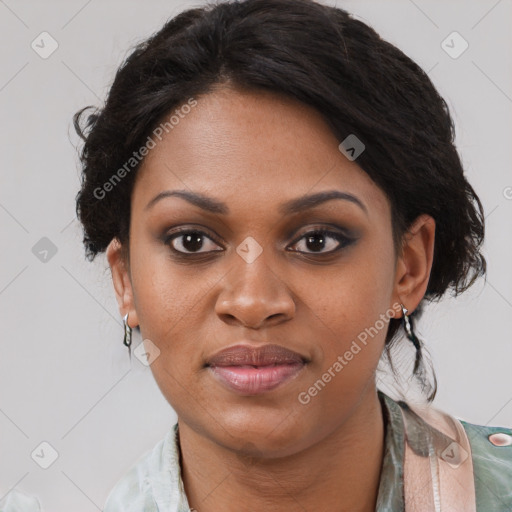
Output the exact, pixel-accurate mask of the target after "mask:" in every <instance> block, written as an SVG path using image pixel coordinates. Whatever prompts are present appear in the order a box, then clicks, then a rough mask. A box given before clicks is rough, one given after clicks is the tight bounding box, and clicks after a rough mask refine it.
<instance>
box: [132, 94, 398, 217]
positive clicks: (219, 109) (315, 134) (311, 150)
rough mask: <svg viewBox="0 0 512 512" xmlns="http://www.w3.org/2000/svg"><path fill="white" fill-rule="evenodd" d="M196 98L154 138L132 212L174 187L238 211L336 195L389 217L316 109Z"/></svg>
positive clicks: (262, 100) (270, 98) (273, 100)
mask: <svg viewBox="0 0 512 512" xmlns="http://www.w3.org/2000/svg"><path fill="white" fill-rule="evenodd" d="M196 100H197V104H196V106H194V107H192V108H190V109H183V110H181V111H180V107H179V106H178V107H176V108H175V109H174V112H176V110H178V111H179V113H180V114H181V115H179V116H175V117H174V119H173V121H174V123H173V125H172V128H170V127H169V126H168V128H167V130H168V131H165V130H164V132H163V134H162V135H161V139H162V140H158V139H154V140H155V142H156V145H155V147H154V148H153V149H151V150H150V151H149V153H148V155H147V156H146V157H145V159H144V161H143V163H142V165H141V168H140V169H139V171H138V175H137V179H136V183H135V188H134V192H133V197H132V206H133V208H137V209H142V208H144V206H145V205H146V204H147V203H148V201H150V200H151V199H152V198H153V197H154V196H155V195H156V194H158V193H160V192H162V191H163V190H173V189H181V190H183V189H188V190H193V191H198V192H201V193H204V194H206V195H210V196H212V197H215V198H217V199H220V200H222V201H223V202H226V203H227V204H231V205H233V210H235V209H236V205H237V204H239V205H240V206H244V205H247V204H248V203H250V204H256V203H258V204H264V205H266V207H268V208H271V209H272V208H273V203H276V205H277V204H281V203H283V202H285V201H286V200H287V199H293V198H296V197H298V196H302V195H305V194H308V193H314V192H318V191H320V190H325V189H338V190H341V191H343V192H347V193H352V194H354V195H357V197H359V198H360V199H361V200H362V201H363V202H364V203H365V204H366V205H367V206H368V209H369V210H372V211H373V215H376V216H377V217H378V216H382V215H387V214H388V208H389V203H388V201H387V198H386V197H385V194H384V193H383V191H382V190H381V189H380V188H379V187H378V186H377V185H376V184H375V183H374V182H373V181H372V180H371V179H370V177H369V176H368V175H367V174H366V173H365V172H364V171H363V170H362V169H361V168H360V167H359V166H358V165H357V163H356V162H355V161H354V162H351V161H350V160H348V159H347V158H346V157H345V156H344V155H343V154H342V153H341V152H340V151H339V149H338V146H339V143H340V142H341V141H338V140H337V138H336V137H335V135H334V134H333V133H332V131H331V130H330V128H329V126H328V125H327V123H326V122H325V120H324V119H323V117H322V116H321V115H320V114H319V113H318V112H317V111H316V110H315V109H313V108H312V107H310V106H308V105H305V104H303V103H300V102H298V101H296V100H294V99H293V98H288V97H285V96H282V95H278V94H275V93H272V92H267V91H250V92H247V91H240V90H235V89H231V88H223V89H220V90H217V91H215V92H213V93H210V94H208V95H205V96H200V97H198V98H196ZM185 103H186V102H184V103H183V104H185ZM185 112H188V113H186V114H185ZM171 114H172V112H171V113H169V116H166V118H165V119H168V118H169V117H170V116H171ZM230 209H231V208H230Z"/></svg>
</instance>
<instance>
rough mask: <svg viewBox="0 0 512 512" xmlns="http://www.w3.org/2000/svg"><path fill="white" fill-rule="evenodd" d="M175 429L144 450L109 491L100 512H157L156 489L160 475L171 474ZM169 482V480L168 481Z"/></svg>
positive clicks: (159, 481)
mask: <svg viewBox="0 0 512 512" xmlns="http://www.w3.org/2000/svg"><path fill="white" fill-rule="evenodd" d="M175 428H176V425H175V426H174V427H173V428H172V429H171V430H170V431H169V432H168V433H167V434H166V436H165V437H164V438H163V439H161V440H160V441H159V442H158V443H157V444H156V445H155V446H154V447H153V448H152V449H150V450H147V451H146V452H145V453H144V454H143V455H142V456H141V457H140V458H139V459H138V461H137V462H136V463H135V464H133V465H132V466H131V467H130V469H129V470H128V471H127V472H126V473H125V475H124V476H123V477H122V478H121V479H120V480H118V482H117V483H116V484H115V486H114V487H113V488H112V490H111V491H110V493H109V495H108V497H107V500H106V502H105V506H104V508H103V512H158V511H159V510H160V509H159V508H158V504H157V501H156V498H155V494H156V493H157V492H158V490H155V486H157V485H159V484H160V483H161V481H162V479H161V478H160V475H161V474H162V472H166V471H171V469H172V468H170V462H171V459H170V456H171V455H172V443H173V442H174V436H175ZM167 482H168V483H169V482H170V478H168V479H167Z"/></svg>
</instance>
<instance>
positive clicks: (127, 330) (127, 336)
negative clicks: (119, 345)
mask: <svg viewBox="0 0 512 512" xmlns="http://www.w3.org/2000/svg"><path fill="white" fill-rule="evenodd" d="M123 323H124V340H123V344H124V345H126V346H127V347H128V353H129V354H130V358H131V357H132V351H131V344H132V328H131V327H130V326H129V325H128V313H126V315H124V318H123Z"/></svg>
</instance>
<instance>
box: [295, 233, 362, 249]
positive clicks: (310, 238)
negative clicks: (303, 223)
mask: <svg viewBox="0 0 512 512" xmlns="http://www.w3.org/2000/svg"><path fill="white" fill-rule="evenodd" d="M303 240H304V242H303V243H302V247H303V249H308V250H310V251H311V252H307V251H305V250H297V252H304V253H305V254H329V253H333V252H336V251H338V250H339V249H342V248H343V247H346V246H347V245H350V244H351V243H352V242H353V241H354V240H353V239H351V238H349V237H347V236H345V235H342V234H341V233H337V232H336V231H329V230H326V229H315V230H313V231H308V232H307V233H305V234H304V235H302V236H301V238H299V239H298V240H297V242H295V243H294V245H298V246H300V245H301V242H302V241H303ZM324 249H329V250H324Z"/></svg>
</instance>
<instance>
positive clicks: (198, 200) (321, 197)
mask: <svg viewBox="0 0 512 512" xmlns="http://www.w3.org/2000/svg"><path fill="white" fill-rule="evenodd" d="M167 197H181V198H182V199H184V200H185V201H188V202H189V203H192V204H193V205H195V206H197V207H199V208H201V209H202V210H206V211H207V212H210V213H216V214H221V215H228V214H229V208H228V206H227V205H226V204H225V203H223V202H221V201H218V200H217V199H214V198H212V197H208V196H205V195H203V194H200V193H198V192H191V191H188V190H165V191H163V192H160V193H159V194H157V195H156V196H155V197H154V198H153V199H151V201H149V203H148V204H147V205H146V206H145V208H144V211H146V210H149V209H150V208H152V207H153V206H154V205H155V204H156V203H157V202H158V201H160V200H162V199H164V198H167ZM333 199H341V200H345V201H350V202H352V203H354V204H356V205H358V206H359V207H360V208H361V209H362V210H363V211H364V212H365V213H366V215H368V209H367V208H366V206H365V205H364V203H363V202H362V201H361V200H360V199H359V198H357V197H356V196H354V195H352V194H349V193H348V192H342V191H340V190H327V191H324V192H318V193H316V194H310V195H305V196H301V197H298V198H297V199H292V200H290V201H287V202H285V203H283V204H282V205H281V206H280V207H279V210H278V211H279V213H280V214H281V215H291V214H294V213H299V212H300V211H302V210H307V209H309V208H314V207H315V206H318V205H320V204H322V203H325V202H326V201H331V200H333Z"/></svg>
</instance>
